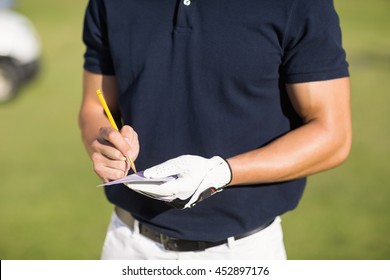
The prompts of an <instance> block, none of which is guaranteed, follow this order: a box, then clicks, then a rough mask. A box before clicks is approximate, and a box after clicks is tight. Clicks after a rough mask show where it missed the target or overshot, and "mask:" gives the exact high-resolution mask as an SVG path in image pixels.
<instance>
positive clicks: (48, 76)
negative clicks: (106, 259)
mask: <svg viewBox="0 0 390 280" xmlns="http://www.w3.org/2000/svg"><path fill="white" fill-rule="evenodd" d="M19 3H20V4H19V7H18V10H19V11H21V12H23V13H24V14H26V15H27V16H29V18H30V19H32V20H33V22H34V24H35V25H36V27H37V28H38V30H39V33H40V35H41V37H42V42H43V48H44V53H43V69H42V73H41V75H40V77H39V78H38V79H37V80H36V81H34V82H33V83H32V84H30V85H28V86H26V87H25V88H23V90H22V92H21V93H20V95H19V96H18V97H17V98H16V99H15V100H13V101H12V102H10V103H7V104H3V105H0V129H1V140H0V141H1V142H0V143H1V145H0V180H1V181H0V222H1V226H0V237H1V241H0V258H1V259H97V258H99V254H100V248H101V245H102V242H103V239H104V236H105V231H106V227H107V223H108V220H109V216H110V212H111V209H112V207H111V206H110V205H109V203H108V202H107V201H106V200H105V197H104V195H103V193H102V190H101V189H96V188H95V185H97V184H98V183H99V180H98V178H97V177H96V176H95V175H94V173H93V171H92V166H91V163H90V160H89V159H88V157H87V154H86V152H85V150H84V148H83V146H82V144H81V140H80V136H79V130H78V126H77V114H78V107H79V104H80V100H81V99H80V98H81V71H82V67H81V65H82V54H83V50H84V47H83V45H82V42H81V25H82V19H83V12H84V8H85V5H86V3H87V1H86V0H82V1H80V0H78V1H75V0H71V1H65V0H58V1H49V0H35V1H19ZM336 6H337V8H338V11H339V15H340V20H341V24H342V27H343V35H344V46H345V48H346V49H347V52H348V60H349V63H350V66H351V76H352V111H353V127H354V139H353V148H352V152H351V155H350V157H349V159H348V161H347V162H346V163H345V164H344V165H343V166H341V167H340V168H337V169H335V170H332V171H328V172H325V173H323V174H319V175H315V176H313V177H311V178H310V179H309V183H308V187H307V190H306V193H305V195H304V197H303V199H302V202H301V204H300V205H299V207H298V208H297V209H296V210H295V211H293V212H289V213H287V214H286V215H284V217H283V221H284V230H285V241H286V247H287V251H288V256H289V258H290V259H389V258H390V241H389V238H388V236H389V234H390V219H389V217H388V216H389V207H390V206H389V205H390V188H389V186H390V172H389V167H388V158H389V155H390V148H389V146H390V145H389V143H390V126H389V125H388V123H387V122H388V120H390V111H389V110H388V104H389V103H390V94H389V86H388V83H387V82H388V80H389V78H390V51H389V50H390V39H389V36H388V30H390V20H389V19H388V15H387V13H388V11H389V10H390V2H389V1H387V0H373V1H371V2H367V1H363V0H355V1H353V3H351V2H350V1H342V0H336Z"/></svg>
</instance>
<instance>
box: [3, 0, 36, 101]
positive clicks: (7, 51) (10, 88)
mask: <svg viewBox="0 0 390 280" xmlns="http://www.w3.org/2000/svg"><path fill="white" fill-rule="evenodd" d="M5 2H7V3H9V2H10V1H6V0H0V103H2V102H6V101H8V100H10V99H11V98H13V97H14V96H15V95H16V94H17V93H18V91H19V89H20V87H21V86H22V85H23V84H25V83H26V82H27V81H29V80H31V79H32V78H33V77H34V76H35V75H36V74H37V72H38V70H39V64H40V55H41V45H40V40H39V38H38V36H37V33H36V30H35V28H34V26H33V25H32V23H31V22H30V21H29V20H28V19H27V18H26V17H25V16H23V15H21V14H19V13H17V12H15V11H12V10H11V9H9V8H10V7H8V6H6V5H4V3H5Z"/></svg>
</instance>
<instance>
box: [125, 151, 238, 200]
mask: <svg viewBox="0 0 390 280" xmlns="http://www.w3.org/2000/svg"><path fill="white" fill-rule="evenodd" d="M144 176H145V177H147V178H154V179H156V178H164V177H168V176H174V178H175V179H173V180H171V181H168V182H166V183H164V184H161V185H154V186H151V185H132V186H131V188H132V189H133V190H135V191H137V192H140V193H142V194H144V195H146V196H149V197H152V198H154V199H158V200H162V201H165V202H167V203H168V204H170V205H172V206H174V207H177V208H190V207H193V206H194V205H195V204H196V203H198V202H200V201H202V200H204V199H205V198H207V197H209V196H211V195H213V194H215V193H216V192H219V191H222V190H223V187H224V186H226V185H227V184H229V183H230V181H231V178H232V172H231V170H230V166H229V164H228V163H227V161H226V160H224V159H223V158H221V157H219V156H214V157H212V158H210V159H206V158H203V157H200V156H193V155H184V156H180V157H177V158H174V159H171V160H168V161H166V162H164V163H161V164H159V165H156V166H154V167H151V168H149V169H146V170H145V171H144Z"/></svg>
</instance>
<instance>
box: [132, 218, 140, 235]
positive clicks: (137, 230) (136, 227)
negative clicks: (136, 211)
mask: <svg viewBox="0 0 390 280" xmlns="http://www.w3.org/2000/svg"><path fill="white" fill-rule="evenodd" d="M133 230H134V233H135V234H139V221H138V220H136V219H134V229H133Z"/></svg>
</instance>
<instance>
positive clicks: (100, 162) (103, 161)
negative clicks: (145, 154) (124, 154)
mask: <svg viewBox="0 0 390 280" xmlns="http://www.w3.org/2000/svg"><path fill="white" fill-rule="evenodd" d="M92 161H93V168H94V170H95V172H96V174H97V175H98V176H99V177H100V178H102V179H103V180H117V179H120V178H122V177H124V176H126V175H127V171H128V169H127V164H126V161H124V160H120V161H118V160H111V159H108V158H106V157H105V156H104V155H102V154H99V153H93V154H92Z"/></svg>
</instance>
